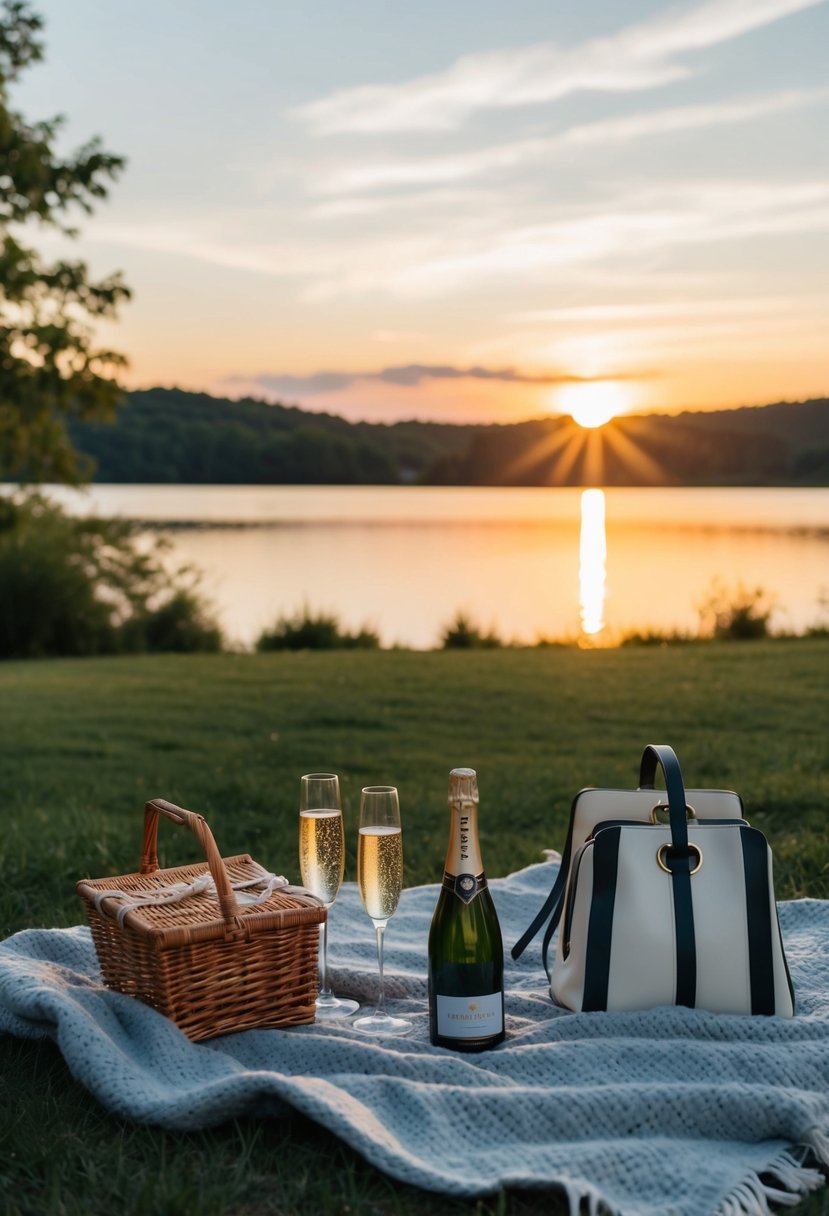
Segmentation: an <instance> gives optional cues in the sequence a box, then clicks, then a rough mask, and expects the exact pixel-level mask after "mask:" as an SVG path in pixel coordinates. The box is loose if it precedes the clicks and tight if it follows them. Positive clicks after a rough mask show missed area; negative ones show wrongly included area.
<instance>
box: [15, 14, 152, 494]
mask: <svg viewBox="0 0 829 1216" xmlns="http://www.w3.org/2000/svg"><path fill="white" fill-rule="evenodd" d="M42 24H43V23H42V21H41V18H40V17H39V16H37V15H36V14H35V13H33V12H32V11H31V9H30V8H29V6H28V4H27V3H25V0H3V4H2V7H0V481H9V480H17V481H24V482H41V481H55V482H68V483H72V484H77V483H78V482H79V481H82V480H84V479H85V477H87V476H88V475H89V471H90V470H89V462H88V461H85V460H84V458H83V457H80V456H79V455H78V453H77V452H76V451H75V450H74V448H73V445H72V443H71V441H70V439H69V436H68V434H67V429H66V421H67V419H68V418H70V417H75V418H86V419H104V418H107V417H110V416H111V415H112V413H113V412H114V410H115V408H116V406H117V404H118V402H119V399H120V395H121V393H120V389H119V387H118V385H117V383H116V381H115V379H114V378H113V376H114V373H115V372H116V370H117V369H118V368H119V367H122V366H123V365H124V364H125V360H124V358H123V356H121V355H119V354H116V353H114V352H113V351H108V350H101V349H96V348H95V346H94V337H93V332H92V327H93V325H94V322H95V321H96V320H99V319H101V318H109V317H114V316H115V315H116V312H117V309H118V306H119V304H121V303H122V302H123V301H125V300H127V299H128V298H129V294H130V293H129V289H128V288H127V287H126V286H125V284H124V282H123V281H122V278H121V275H120V273H116V274H112V275H110V276H109V277H108V278H105V279H103V280H101V281H100V282H92V281H90V277H89V271H88V268H87V266H86V265H85V264H84V263H83V262H81V261H66V260H58V261H55V262H52V263H47V262H44V261H43V260H42V258H41V257H40V255H39V254H38V253H37V252H36V251H35V250H34V249H33V248H31V247H30V246H29V245H28V243H26V239H25V237H26V234H27V233H28V231H29V230H31V228H33V227H35V226H37V225H41V226H42V225H48V226H51V227H53V228H56V229H57V230H58V231H59V232H61V233H63V234H64V235H65V236H68V237H76V236H77V235H78V233H77V229H76V228H75V227H74V226H73V224H72V223H71V222H70V219H71V217H72V215H73V213H76V212H78V211H80V212H83V213H86V214H90V213H91V212H92V209H93V204H94V203H95V202H96V201H98V200H101V199H105V198H106V197H107V183H108V182H109V181H111V180H114V179H115V178H116V177H117V175H118V173H119V172H120V170H121V169H122V168H123V167H124V163H125V162H124V159H123V158H122V157H120V156H114V155H112V154H111V153H109V152H106V151H105V150H104V149H103V148H102V146H101V143H100V140H99V139H97V138H94V139H92V140H90V141H89V142H88V143H86V144H85V145H84V146H83V147H82V148H80V149H79V150H78V151H77V152H75V153H74V154H72V155H71V156H69V157H68V158H67V159H63V158H62V157H60V156H59V155H58V154H57V152H56V150H55V141H56V137H57V135H58V132H59V130H60V127H61V123H62V119H61V118H60V117H57V118H52V119H48V120H45V121H40V122H35V123H31V124H30V123H27V122H26V121H25V120H24V119H23V117H22V116H21V115H20V114H18V113H16V112H15V111H14V110H13V109H12V108H11V107H10V104H9V86H10V85H11V84H13V83H14V82H15V81H16V80H17V79H18V78H19V76H20V74H21V73H22V72H23V70H24V69H25V68H27V67H28V66H29V65H31V64H32V63H36V62H37V61H38V60H40V59H41V58H42V55H43V44H42V42H41V40H40V31H41V28H42Z"/></svg>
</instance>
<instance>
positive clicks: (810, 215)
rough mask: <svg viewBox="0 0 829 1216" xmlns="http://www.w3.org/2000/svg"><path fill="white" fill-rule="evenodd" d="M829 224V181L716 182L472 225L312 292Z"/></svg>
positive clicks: (434, 285)
mask: <svg viewBox="0 0 829 1216" xmlns="http://www.w3.org/2000/svg"><path fill="white" fill-rule="evenodd" d="M827 231H829V180H826V181H806V182H784V183H779V182H759V183H753V182H745V181H716V182H712V183H706V182H702V183H700V182H681V181H677V182H674V183H672V185H671V186H670V187H655V188H653V189H652V190H645V191H640V192H635V193H633V194H631V195H629V196H627V197H624V196H618V197H616V198H615V199H614V204H613V206H612V207H611V206H608V205H606V204H599V205H597V204H594V205H593V206H592V207H591V208H590V209H589V210H588V209H587V208H579V209H578V210H577V211H572V210H567V209H563V210H562V212H561V213H560V215H559V216H558V217H556V218H554V219H553V220H551V221H550V222H547V223H544V224H533V225H522V226H512V227H510V226H504V227H501V226H498V227H497V228H495V227H493V228H492V229H490V230H486V229H483V228H481V229H479V228H476V227H475V226H472V227H471V228H470V229H469V230H468V231H465V232H464V231H457V232H453V233H452V234H451V236H450V237H447V238H446V239H445V241H444V242H443V243H442V245H440V246H438V245H437V244H435V245H433V247H432V248H431V249H427V248H426V247H425V246H424V247H421V248H420V249H419V250H418V252H417V256H416V257H411V256H409V254H408V253H406V252H404V251H403V250H398V251H397V253H396V254H395V256H394V257H393V258H392V259H391V260H389V261H387V262H385V263H383V264H380V263H379V262H377V261H376V260H374V259H371V258H369V259H367V258H366V251H365V250H363V251H362V255H361V259H360V263H359V264H357V263H356V262H355V265H354V266H353V268H352V270H351V271H350V272H348V273H345V274H343V275H339V276H335V275H328V276H325V277H324V278H320V279H317V280H316V282H315V283H314V284H313V286H311V287H309V289H308V296H309V298H315V299H328V298H333V297H335V296H338V295H349V294H363V293H366V292H374V291H382V292H387V293H390V294H394V295H399V296H409V297H418V296H420V297H429V296H437V295H441V294H446V293H447V292H449V293H453V292H457V291H459V290H464V289H469V288H470V287H471V286H474V285H477V284H479V283H481V282H482V281H485V280H492V279H496V278H499V277H505V276H513V277H515V276H520V277H521V278H522V279H523V280H524V281H527V280H530V279H533V280H535V281H542V280H543V279H544V278H545V277H546V276H548V275H549V273H550V272H551V271H555V272H556V273H558V274H561V273H563V272H565V271H568V270H572V271H575V270H576V269H577V268H578V269H579V270H580V269H581V268H583V267H589V266H604V267H607V266H609V265H612V264H625V263H627V264H630V263H631V262H634V263H639V264H641V262H642V260H643V259H644V258H649V257H650V258H653V257H656V256H661V255H664V254H667V253H669V252H671V253H672V252H674V251H678V250H681V249H687V248H692V247H693V246H695V245H705V244H713V243H715V242H718V241H730V242H737V241H744V240H747V239H750V238H752V237H757V236H786V235H789V234H792V233H796V234H800V235H802V234H804V233H807V232H827Z"/></svg>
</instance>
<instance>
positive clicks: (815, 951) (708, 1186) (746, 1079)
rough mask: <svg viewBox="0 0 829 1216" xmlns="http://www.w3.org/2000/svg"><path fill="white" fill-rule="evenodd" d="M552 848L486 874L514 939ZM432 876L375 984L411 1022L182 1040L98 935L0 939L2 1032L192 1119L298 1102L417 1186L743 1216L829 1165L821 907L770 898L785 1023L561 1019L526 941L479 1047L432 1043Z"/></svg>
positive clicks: (356, 972) (337, 932) (411, 901)
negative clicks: (107, 974) (787, 997)
mask: <svg viewBox="0 0 829 1216" xmlns="http://www.w3.org/2000/svg"><path fill="white" fill-rule="evenodd" d="M556 864H557V861H553V862H549V861H547V862H544V863H540V864H538V865H534V866H529V867H528V868H526V869H524V870H521V871H519V872H518V873H515V874H511V875H509V877H507V878H503V879H496V880H493V881H492V882H491V883H490V886H491V889H492V892H493V896H494V898H495V902H496V905H497V908H498V914H499V916H500V919H501V927H502V930H503V934H504V941H505V943H506V944H507V946H509V945H511V944H512V942H514V941H515V940H516V939H517V938H518V937H519V936H520V934H521V932H522V931H523V930H524V929H525V928H526V926H527V924H528V923H529V921H530V920H531V918H532V916H533V915H534V913H535V912H536V911H537V909H538V908H539V907H540V905H541V903H542V902H543V900H544V897H545V895H546V894H547V892H548V891H549V889H550V886H551V884H552V881H553V879H554V877H555V872H556ZM437 894H438V887H437V886H423V887H411V888H409V889H407V890H405V891H404V892H403V895H402V897H401V901H400V907H399V909H398V912H397V913H396V915H395V916H394V917H393V918H392V920H391V921H390V922H389V926H388V929H387V932H386V980H387V984H386V991H387V998H388V1000H389V1003H390V1005H391V1007H392V1010H393V1011H394V1012H398V1013H404V1014H406V1015H407V1016H409V1017H410V1018H411V1021H412V1023H413V1031H412V1033H411V1034H409V1035H408V1036H406V1037H383V1038H380V1039H372V1038H368V1037H366V1036H364V1035H360V1034H359V1033H358V1032H357V1031H355V1030H354V1029H353V1028H352V1026H351V1022H350V1020H349V1019H348V1018H345V1019H342V1020H339V1021H337V1022H335V1023H330V1022H329V1023H327V1024H317V1025H313V1026H307V1027H296V1028H293V1029H290V1030H258V1031H246V1032H244V1033H241V1034H235V1035H228V1036H226V1037H224V1038H221V1039H214V1040H212V1041H209V1042H207V1043H202V1044H194V1043H191V1042H190V1041H189V1040H188V1039H187V1038H185V1036H184V1035H183V1034H181V1033H180V1032H179V1031H178V1029H177V1028H176V1027H175V1026H174V1025H173V1024H172V1023H171V1022H170V1021H168V1020H167V1019H166V1018H164V1017H162V1016H161V1015H160V1014H158V1013H156V1012H155V1011H154V1010H152V1009H149V1008H148V1007H146V1006H144V1005H142V1004H141V1003H139V1002H138V1001H135V1000H133V999H131V998H129V997H126V996H122V995H120V994H118V993H114V992H110V991H108V990H107V989H105V988H104V987H103V986H102V984H101V979H100V973H99V970H98V965H97V961H96V957H95V952H94V949H93V946H92V941H91V937H90V934H89V931H88V930H87V929H86V928H85V927H84V928H80V927H79V928H75V929H62V930H58V929H54V930H45V929H30V930H25V931H23V932H21V933H17V934H15V935H14V936H13V937H11V938H8V939H7V940H6V941H5V942H1V943H0V1032H6V1033H9V1034H13V1035H18V1036H22V1037H27V1038H40V1037H44V1036H49V1037H51V1038H52V1039H54V1041H55V1042H56V1043H57V1045H58V1047H59V1048H60V1050H61V1052H62V1053H63V1055H64V1057H65V1059H66V1062H67V1064H68V1066H69V1068H70V1070H71V1071H72V1073H73V1075H74V1076H75V1077H76V1078H77V1079H78V1080H79V1081H81V1082H82V1083H83V1085H85V1086H86V1087H87V1088H88V1089H89V1091H90V1092H91V1093H92V1094H93V1095H94V1096H95V1098H96V1099H97V1100H98V1101H99V1102H100V1103H102V1104H103V1106H105V1107H107V1108H108V1109H109V1110H111V1111H113V1112H114V1113H115V1114H117V1115H119V1116H122V1117H128V1118H132V1119H135V1120H139V1121H141V1122H143V1123H149V1124H155V1125H157V1126H159V1127H164V1128H174V1129H177V1130H187V1129H193V1128H201V1127H206V1126H209V1125H211V1124H216V1123H219V1122H221V1121H223V1120H226V1119H230V1118H233V1117H235V1116H239V1115H257V1114H258V1115H262V1116H267V1117H273V1116H277V1115H280V1114H284V1113H286V1112H287V1111H288V1110H289V1109H294V1110H297V1111H301V1112H302V1114H304V1115H306V1116H308V1117H309V1118H311V1119H314V1120H316V1121H318V1122H319V1123H321V1124H323V1125H324V1126H325V1127H326V1128H328V1129H329V1130H330V1131H332V1132H334V1133H335V1134H336V1135H337V1136H339V1137H341V1138H342V1139H343V1140H344V1141H346V1142H347V1143H348V1144H350V1145H351V1146H352V1147H353V1148H354V1149H356V1150H357V1152H359V1153H361V1154H362V1155H363V1156H364V1157H365V1158H367V1159H368V1160H369V1161H370V1162H372V1164H373V1165H375V1166H376V1167H377V1168H378V1169H380V1170H382V1171H384V1172H385V1173H387V1174H389V1175H391V1176H392V1177H394V1178H397V1179H400V1180H401V1181H403V1182H406V1183H411V1184H413V1185H415V1186H418V1187H421V1188H424V1189H426V1190H429V1191H435V1192H440V1193H444V1194H451V1195H456V1196H475V1195H483V1194H486V1193H489V1192H492V1191H494V1190H497V1189H498V1188H500V1187H504V1186H509V1187H535V1188H537V1187H556V1188H559V1189H560V1190H562V1191H563V1192H564V1193H565V1194H566V1195H567V1197H568V1199H569V1203H570V1210H571V1212H572V1213H573V1214H574V1216H575V1214H576V1213H577V1212H578V1211H579V1204H580V1202H581V1201H584V1207H583V1208H582V1209H581V1210H585V1209H586V1210H589V1211H590V1212H591V1213H599V1212H601V1213H604V1212H610V1213H621V1214H624V1216H657V1214H658V1216H707V1214H712V1216H713V1214H714V1213H716V1214H717V1216H740V1214H743V1213H745V1214H749V1213H751V1214H753V1213H763V1212H767V1211H769V1207H768V1205H769V1202H775V1203H789V1204H791V1203H795V1202H797V1201H798V1200H799V1199H800V1197H802V1196H803V1195H805V1194H806V1193H807V1192H808V1191H810V1190H812V1189H815V1188H816V1187H817V1186H819V1185H821V1183H822V1180H823V1179H822V1175H821V1173H820V1172H819V1171H818V1170H816V1169H815V1168H813V1167H814V1165H815V1164H816V1163H820V1164H823V1165H824V1166H826V1165H829V903H824V902H819V901H817V900H797V901H794V902H791V903H783V904H781V905H780V921H781V925H782V929H783V935H784V940H785V945H786V951H787V957H788V961H789V966H790V970H791V973H792V980H793V982H794V986H795V994H796V998H797V1014H796V1016H795V1017H794V1018H792V1019H790V1020H787V1019H782V1018H765V1017H753V1018H752V1017H740V1016H722V1015H715V1014H710V1013H704V1012H699V1011H694V1010H687V1009H673V1008H661V1009H654V1010H651V1011H649V1012H643V1013H589V1014H574V1013H568V1012H567V1011H565V1010H561V1009H557V1008H556V1007H555V1006H553V1005H552V1003H551V1001H550V997H549V992H548V989H547V985H546V981H545V976H544V972H543V969H542V966H541V962H540V949H539V945H538V943H535V944H533V945H532V946H530V948H529V949H528V950H527V952H526V953H525V955H524V956H523V957H522V958H521V959H520V960H519V961H518V962H517V963H513V962H512V961H511V960H509V961H508V963H507V967H506V1012H507V1041H506V1042H505V1043H504V1044H503V1046H501V1047H499V1048H498V1049H496V1050H493V1051H488V1052H484V1053H481V1054H480V1055H472V1056H470V1055H462V1054H458V1053H454V1052H451V1051H446V1050H444V1049H441V1048H436V1047H432V1046H431V1044H430V1043H429V1034H428V1014H427V1011H426V981H425V973H426V941H427V937H428V931H429V923H430V920H431V916H432V912H433V910H434V906H435V902H436V900H437ZM329 932H330V952H331V974H332V980H333V986H334V989H335V991H337V992H339V993H340V994H343V995H353V996H357V997H358V998H359V999H360V1000H361V1001H363V1002H364V1003H365V1004H366V1005H367V1006H368V1007H369V1009H370V1008H371V1007H372V1006H373V1001H374V999H375V997H376V993H377V962H376V954H375V947H374V932H373V928H372V925H371V922H370V920H369V919H368V917H367V916H366V915H365V913H364V911H363V909H362V907H361V904H360V900H359V896H358V894H357V890H356V886H355V884H354V883H346V884H344V886H343V888H342V891H341V892H340V896H339V897H338V899H337V902H336V903H335V905H334V907H333V908H332V910H331V914H330V930H329Z"/></svg>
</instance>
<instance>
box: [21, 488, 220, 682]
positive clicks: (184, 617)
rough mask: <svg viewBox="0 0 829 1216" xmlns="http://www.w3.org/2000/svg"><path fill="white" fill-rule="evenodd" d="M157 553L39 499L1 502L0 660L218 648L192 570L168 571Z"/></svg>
mask: <svg viewBox="0 0 829 1216" xmlns="http://www.w3.org/2000/svg"><path fill="white" fill-rule="evenodd" d="M163 548H164V546H163V544H162V543H161V542H158V541H157V542H156V543H155V544H152V545H149V546H148V545H147V544H146V543H145V542H144V541H143V540H141V539H140V538H139V532H138V528H137V527H136V525H134V524H131V523H129V522H127V521H125V520H114V519H97V518H89V519H76V518H73V517H71V516H69V515H67V514H66V513H65V512H64V511H63V510H62V509H61V508H60V507H59V506H57V505H56V504H55V503H52V502H49V501H48V500H47V499H46V498H44V497H43V496H42V495H39V494H30V495H28V496H25V497H22V498H16V499H4V500H2V503H0V658H37V657H41V656H46V655H77V656H81V655H94V654H114V653H118V652H120V651H141V650H182V649H187V650H216V649H220V648H221V633H220V631H219V629H218V627H217V626H216V624H215V623H214V622H213V621H210V620H209V618H208V616H207V612H206V609H205V607H204V605H203V604H202V602H201V600H200V598H199V596H198V594H197V592H196V590H195V586H194V584H193V580H192V572H189V571H185V570H179V571H175V572H173V573H170V572H169V571H168V570H167V569H166V568H165V565H164V563H163V560H162V553H163ZM188 577H189V582H187V581H186V579H187V578H188Z"/></svg>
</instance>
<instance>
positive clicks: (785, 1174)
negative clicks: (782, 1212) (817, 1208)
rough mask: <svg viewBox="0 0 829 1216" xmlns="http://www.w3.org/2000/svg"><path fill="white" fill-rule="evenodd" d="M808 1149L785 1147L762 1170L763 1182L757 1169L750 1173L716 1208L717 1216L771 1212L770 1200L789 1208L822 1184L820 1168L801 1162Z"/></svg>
mask: <svg viewBox="0 0 829 1216" xmlns="http://www.w3.org/2000/svg"><path fill="white" fill-rule="evenodd" d="M823 1147H829V1146H823ZM808 1151H809V1150H808V1149H807V1148H805V1147H803V1148H798V1147H795V1148H788V1149H785V1150H784V1151H783V1152H782V1153H780V1154H779V1156H777V1157H775V1158H774V1160H773V1161H772V1162H770V1163H769V1165H768V1166H767V1167H766V1168H765V1169H764V1170H763V1175H764V1177H765V1178H766V1179H767V1180H768V1181H766V1182H764V1181H763V1179H762V1178H761V1177H760V1176H759V1175H758V1174H756V1173H751V1174H749V1176H748V1177H747V1178H744V1179H743V1181H742V1182H741V1183H740V1184H739V1186H737V1187H735V1188H734V1190H733V1191H732V1192H731V1194H730V1195H729V1196H728V1198H727V1199H726V1200H724V1202H723V1203H722V1204H721V1205H720V1206H719V1207H718V1208H717V1212H716V1216H771V1212H772V1209H771V1208H770V1207H769V1204H770V1203H776V1204H778V1205H779V1206H780V1207H789V1208H790V1207H794V1206H795V1204H798V1203H800V1202H801V1200H802V1199H803V1198H804V1196H806V1195H809V1194H811V1192H812V1191H816V1190H818V1189H819V1188H820V1187H822V1186H823V1185H824V1177H823V1174H822V1173H821V1172H820V1170H816V1169H812V1168H811V1167H810V1166H807V1165H804V1159H805V1158H806V1157H807V1156H808ZM817 1151H818V1153H820V1149H818V1150H817ZM822 1159H823V1160H826V1158H825V1157H823V1158H822ZM775 1184H779V1185H775Z"/></svg>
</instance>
